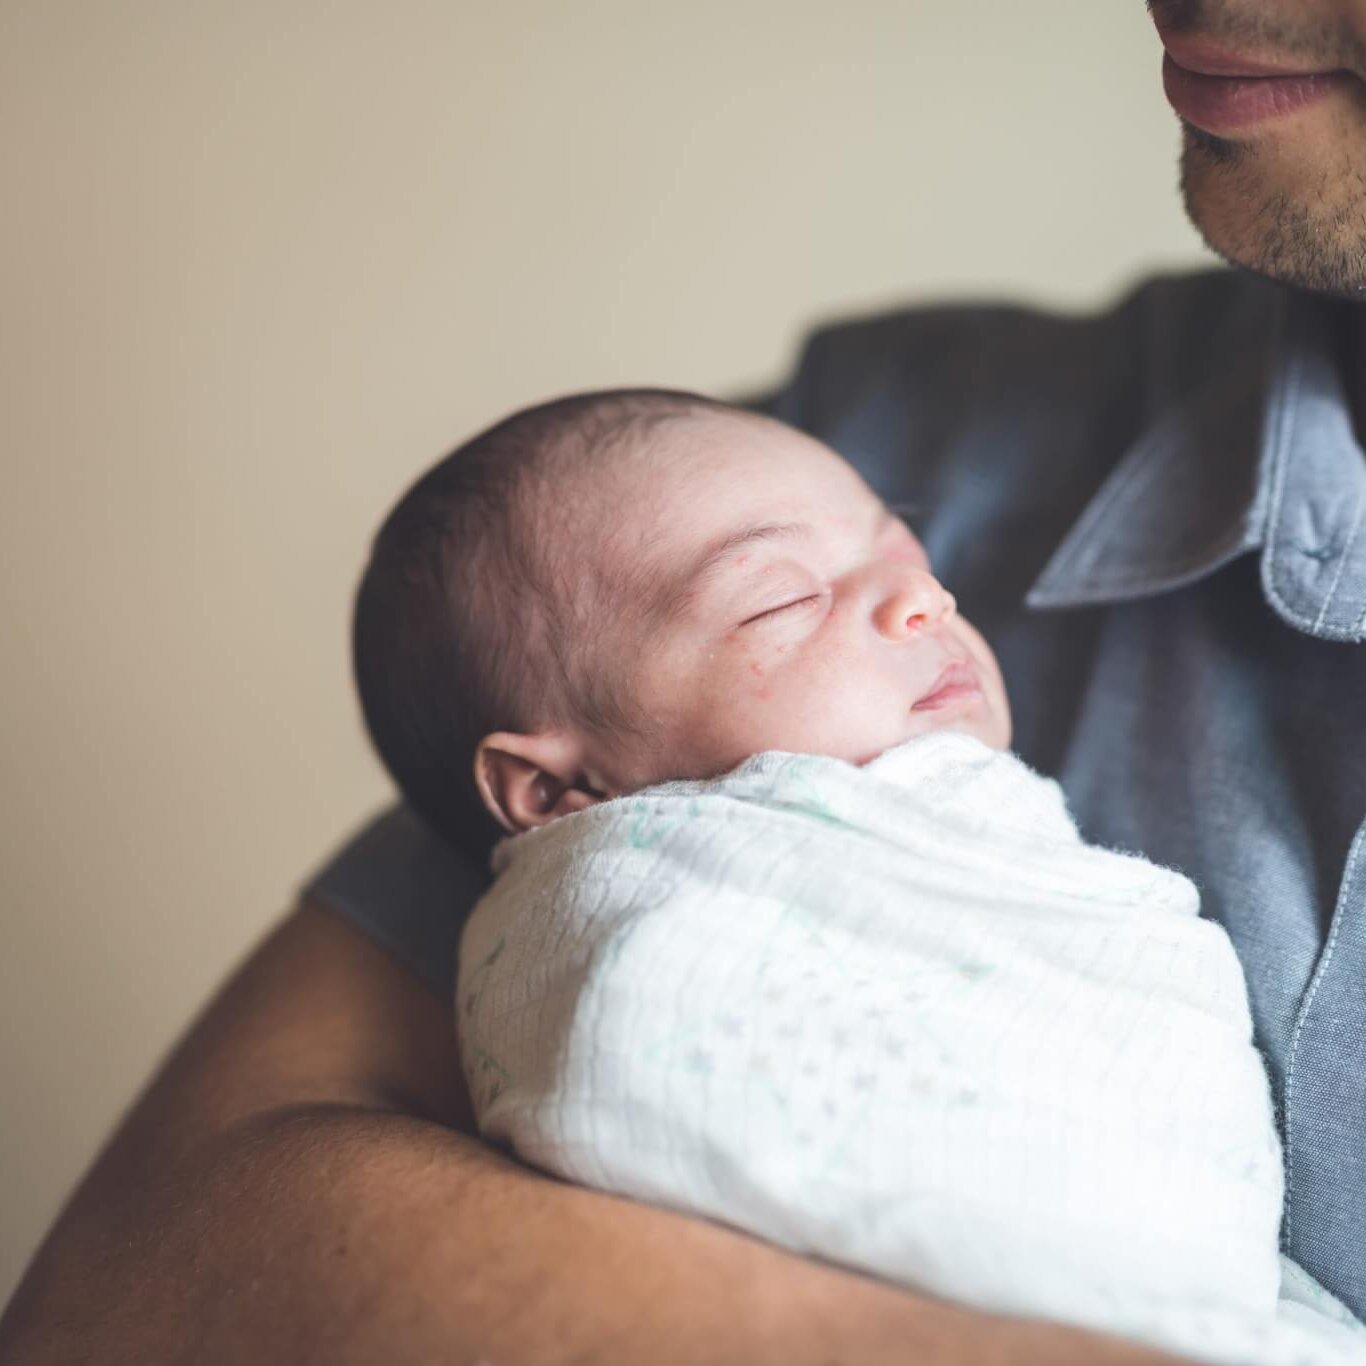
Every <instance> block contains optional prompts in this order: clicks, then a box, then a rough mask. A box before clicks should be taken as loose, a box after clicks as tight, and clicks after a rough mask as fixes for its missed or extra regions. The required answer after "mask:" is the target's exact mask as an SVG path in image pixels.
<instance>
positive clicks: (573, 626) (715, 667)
mask: <svg viewBox="0 0 1366 1366" xmlns="http://www.w3.org/2000/svg"><path fill="white" fill-rule="evenodd" d="M355 627H356V629H355V664H356V673H357V679H358V684H359V687H360V692H361V696H362V702H363V706H364V709H365V714H366V720H367V723H368V725H369V727H370V730H371V734H372V736H373V738H374V740H375V742H376V745H377V748H378V749H379V751H380V753H381V755H382V756H383V758H384V760H385V762H386V763H387V765H388V766H389V768H390V770H391V772H392V773H393V775H394V776H395V778H396V779H397V780H398V782H399V783H400V785H401V786H402V787H403V789H404V791H405V793H406V795H407V797H408V799H409V800H410V802H411V803H412V804H413V805H414V806H415V807H416V808H417V809H418V810H419V811H420V812H421V813H422V814H423V815H424V816H425V817H426V818H427V819H428V820H429V821H430V822H431V823H432V824H434V825H435V826H437V827H438V828H439V829H441V830H443V831H444V832H445V833H447V834H448V835H449V836H450V837H451V838H452V839H454V840H456V841H457V842H459V843H461V844H463V845H464V846H465V847H466V848H469V847H471V844H472V843H474V844H476V845H477V844H478V843H479V842H481V841H482V842H483V847H484V849H485V851H486V850H487V844H488V842H490V841H491V839H492V838H493V837H496V836H499V835H501V836H503V838H502V839H501V842H499V843H498V844H497V847H496V849H495V850H494V852H493V860H492V861H493V868H494V871H495V872H496V874H497V878H496V881H495V883H494V885H493V887H492V889H491V890H490V891H489V893H488V894H487V895H486V896H485V897H484V898H483V899H482V900H481V902H480V903H479V905H478V906H477V907H476V909H475V911H474V913H473V915H472V916H471V918H470V920H469V922H468V924H467V925H466V927H465V931H464V936H463V940H462V944H461V952H460V964H459V984H458V991H457V1011H458V1020H459V1034H460V1043H461V1050H462V1058H463V1061H464V1066H465V1071H466V1076H467V1079H468V1082H469V1086H470V1091H471V1095H472V1097H473V1100H474V1104H475V1108H476V1113H477V1115H478V1119H479V1124H480V1130H481V1132H482V1133H483V1134H484V1135H485V1136H486V1137H488V1138H489V1139H490V1140H493V1141H496V1142H499V1143H501V1144H504V1145H507V1146H509V1147H510V1148H511V1149H512V1150H514V1151H515V1152H516V1153H518V1154H519V1155H520V1156H521V1157H522V1158H524V1159H525V1160H526V1161H528V1162H531V1163H533V1164H535V1165H536V1166H538V1167H541V1168H543V1169H545V1170H548V1171H550V1172H553V1173H556V1174H558V1175H560V1176H562V1177H565V1178H567V1179H570V1180H574V1181H578V1182H582V1183H585V1184H589V1185H593V1186H596V1187H599V1188H601V1189H604V1190H609V1191H614V1192H617V1193H619V1194H622V1195H627V1196H632V1197H634V1198H637V1199H642V1200H649V1201H652V1202H655V1203H658V1204H662V1205H668V1206H671V1207H673V1208H675V1209H679V1210H684V1211H688V1212H690V1213H693V1214H699V1215H704V1216H707V1217H711V1218H714V1219H718V1220H723V1221H725V1222H727V1223H730V1224H733V1225H736V1226H738V1227H741V1228H744V1229H747V1230H749V1231H751V1232H753V1233H755V1234H757V1235H759V1236H762V1237H764V1238H767V1239H770V1240H771V1241H773V1242H776V1243H780V1244H782V1245H784V1246H786V1247H789V1248H792V1249H794V1250H796V1251H800V1252H804V1253H808V1254H811V1255H816V1256H821V1257H824V1258H828V1259H830V1260H833V1261H838V1262H840V1263H843V1264H845V1265H848V1266H853V1267H857V1268H860V1269H862V1270H865V1271H868V1272H870V1273H873V1274H876V1275H879V1276H883V1277H886V1278H889V1279H893V1280H896V1281H899V1282H902V1283H904V1284H906V1285H908V1286H913V1287H916V1288H918V1289H920V1290H924V1291H929V1292H931V1293H934V1294H938V1295H942V1296H944V1297H947V1298H952V1299H956V1300H959V1301H962V1302H964V1303H968V1304H972V1305H975V1306H978V1307H980V1308H983V1309H986V1310H992V1311H999V1312H1010V1313H1017V1314H1030V1315H1036V1316H1042V1317H1051V1318H1057V1319H1062V1320H1066V1321H1070V1322H1075V1323H1078V1324H1084V1325H1086V1326H1089V1327H1094V1328H1099V1329H1102V1330H1108V1331H1111V1332H1115V1333H1120V1334H1127V1335H1130V1336H1133V1337H1136V1338H1140V1339H1143V1340H1146V1341H1149V1342H1152V1343H1154V1344H1155V1345H1159V1346H1163V1347H1167V1348H1169V1349H1174V1350H1177V1351H1180V1352H1185V1353H1188V1354H1191V1355H1196V1356H1200V1357H1202V1358H1204V1359H1208V1360H1212V1361H1222V1362H1230V1363H1233V1362H1238V1363H1243V1362H1255V1363H1268V1364H1270V1363H1287V1364H1288V1363H1292V1362H1307V1363H1317V1362H1324V1363H1330V1362H1348V1361H1363V1360H1366V1330H1363V1329H1362V1328H1361V1326H1360V1325H1359V1324H1357V1323H1356V1321H1355V1320H1354V1319H1353V1318H1352V1317H1351V1315H1350V1314H1349V1313H1348V1312H1347V1310H1346V1309H1345V1308H1344V1307H1343V1306H1341V1305H1340V1304H1339V1303H1338V1302H1337V1301H1336V1300H1335V1299H1333V1298H1332V1297H1331V1296H1329V1295H1328V1294H1327V1292H1326V1291H1324V1290H1322V1289H1321V1288H1320V1287H1318V1286H1317V1285H1316V1283H1314V1282H1313V1281H1312V1280H1311V1279H1310V1278H1309V1277H1308V1276H1307V1275H1306V1274H1305V1273H1304V1272H1302V1271H1301V1270H1299V1268H1297V1267H1296V1266H1294V1264H1293V1263H1291V1262H1289V1261H1288V1260H1287V1259H1284V1258H1281V1257H1280V1256H1279V1255H1278V1252H1277V1234H1278V1227H1279V1219H1280V1211H1281V1198H1282V1174H1281V1165H1280V1151H1279V1146H1278V1143H1277V1139H1276V1131H1275V1126H1274V1121H1273V1114H1272V1105H1271V1098H1270V1093H1269V1089H1268V1084H1267V1079H1266V1075H1265V1072H1264V1069H1263V1066H1262V1063H1261V1059H1260V1057H1259V1055H1258V1054H1257V1052H1256V1050H1255V1049H1254V1047H1253V1045H1252V1041H1251V1034H1252V1028H1251V1020H1250V1016H1249V1012H1248V1006H1247V1001H1246V995H1245V990H1244V984H1243V978H1242V974H1241V970H1240V968H1239V964H1238V960H1237V958H1236V956H1235V955H1234V952H1233V949H1232V946H1231V944H1230V942H1229V940H1228V939H1227V937H1226V935H1225V934H1224V932H1223V931H1222V930H1221V929H1220V928H1219V927H1218V926H1217V925H1214V924H1213V923H1211V922H1209V921H1206V920H1202V919H1200V918H1199V916H1198V896H1197V893H1196V890H1195V888H1194V886H1193V885H1192V884H1191V883H1190V882H1189V881H1188V880H1187V879H1185V878H1184V877H1182V876H1181V875H1180V874H1179V873H1176V872H1174V871H1171V870H1168V869H1164V868H1160V867H1158V866H1156V865H1154V864H1152V863H1150V862H1148V861H1147V860H1145V859H1142V858H1140V857H1138V856H1136V855H1132V854H1122V853H1116V852H1112V851H1108V850H1104V849H1100V848H1097V847H1094V846H1090V845H1087V844H1086V843H1085V842H1084V841H1083V840H1082V839H1081V837H1080V835H1079V834H1078V832H1077V829H1076V826H1075V825H1074V823H1073V822H1072V820H1071V818H1070V816H1069V815H1068V812H1067V809H1066V805H1065V802H1064V799H1063V796H1062V793H1061V790H1060V789H1059V788H1058V786H1057V784H1056V783H1054V782H1052V781H1051V780H1049V779H1047V778H1045V777H1043V776H1041V775H1039V774H1036V773H1034V772H1033V771H1032V770H1030V769H1029V768H1028V767H1027V766H1026V765H1025V764H1024V763H1022V762H1021V761H1020V760H1019V759H1017V758H1016V757H1015V756H1013V755H1012V754H1011V753H1010V752H1009V750H1008V746H1009V743H1010V711H1009V706H1008V703H1007V699H1006V694H1005V688H1004V685H1003V683H1002V679H1001V674H1000V671H999V669H998V668H997V665H996V662H995V659H994V657H993V656H992V653H991V650H990V649H989V648H988V646H987V644H986V642H985V641H984V640H983V639H982V637H981V636H980V635H979V634H978V633H977V631H975V630H974V629H973V628H972V626H971V625H970V624H969V623H968V622H967V621H965V620H964V619H963V617H962V616H961V615H960V614H959V613H958V612H957V611H956V607H955V603H954V600H953V597H952V595H951V594H950V593H949V592H948V591H946V590H945V588H944V587H943V586H942V585H941V584H940V583H939V582H938V581H937V580H936V579H935V577H934V576H933V574H932V573H931V570H930V566H929V563H928V561H927V559H926V556H925V553H924V551H923V549H922V548H921V546H920V544H919V543H918V541H917V540H916V539H915V537H914V536H913V535H912V533H911V532H910V530H909V529H908V528H907V527H906V525H905V524H904V523H903V522H902V521H901V520H900V519H899V518H898V517H896V516H895V515H894V514H893V513H892V512H891V511H890V510H889V509H888V508H887V507H886V506H884V505H883V503H882V502H881V501H880V500H879V499H878V498H877V497H876V495H875V494H874V493H873V492H872V491H871V490H870V489H869V488H868V487H867V485H866V484H864V482H863V481H862V480H861V479H860V478H859V476H858V475H857V473H856V472H855V471H854V470H853V469H852V467H851V466H849V465H848V464H847V463H846V462H845V461H843V460H842V459H841V458H840V457H839V456H837V455H836V454H835V453H834V452H832V451H830V450H829V449H828V448H826V447H824V446H822V445H821V444H820V443H818V442H816V441H814V440H812V439H811V438H809V437H807V436H804V435H802V434H801V433H799V432H797V431H795V430H793V429H791V428H789V427H786V426H784V425H782V424H780V423H777V422H775V421H772V420H770V419H767V418H762V417H758V416H755V415H752V414H747V413H744V412H741V411H738V410H735V409H732V408H728V407H726V406H724V405H721V404H718V403H715V402H713V401H711V400H708V399H703V398H700V397H697V396H693V395H686V394H677V393H673V392H668V391H653V390H632V391H616V392H610V393H603V394H588V395H581V396H575V397H572V398H569V399H564V400H559V401H557V402H555V403H551V404H546V405H542V406H541V407H539V408H534V409H530V410H527V411H526V412H523V413H520V414H517V415H515V416H513V417H512V418H509V419H507V420H506V421H505V422H503V423H500V424H499V425H498V426H496V427H494V428H492V429H490V430H489V431H488V432H485V433H483V434H482V435H481V436H479V437H476V438H475V439H474V440H473V441H472V442H470V443H469V444H468V445H467V446H465V447H464V448H462V449H461V450H459V451H457V452H456V453H455V454H454V455H453V456H451V457H449V458H448V459H447V460H446V461H444V462H442V464H440V465H438V466H437V467H436V468H435V469H434V470H432V471H431V472H429V473H428V474H427V475H426V476H424V478H423V479H421V480H420V481H419V482H418V484H417V485H415V486H414V488H413V489H411V490H410V491H409V493H408V494H407V495H406V496H405V497H404V499H403V500H402V501H401V502H400V504H399V505H398V507H397V508H396V509H395V510H394V512H393V513H392V514H391V515H390V517H389V519H388V520H387V521H386V523H385V525H384V527H383V528H382V529H381V531H380V534H379V536H378V537H377V539H376V543H375V549H374V554H373V556H372V560H371V563H370V565H369V567H368V569H367V571H366V575H365V578H364V580H363V583H362V586H361V591H360V593H359V595H358V599H357V610H356V622H355Z"/></svg>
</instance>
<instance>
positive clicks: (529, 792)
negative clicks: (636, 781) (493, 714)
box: [474, 730, 609, 835]
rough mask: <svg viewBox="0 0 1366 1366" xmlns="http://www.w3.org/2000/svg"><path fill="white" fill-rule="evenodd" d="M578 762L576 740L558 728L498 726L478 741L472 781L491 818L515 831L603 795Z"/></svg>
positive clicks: (577, 808) (544, 822)
mask: <svg viewBox="0 0 1366 1366" xmlns="http://www.w3.org/2000/svg"><path fill="white" fill-rule="evenodd" d="M582 764H583V754H582V751H581V749H580V746H579V744H578V742H577V741H576V740H575V738H574V737H573V736H572V735H566V734H565V733H564V732H563V731H546V732H542V733H540V734H538V735H514V734H513V733H512V732H511V731H504V730H500V731H495V732H494V733H493V734H492V735H486V736H484V738H483V739H482V740H481V741H480V742H479V748H478V749H477V750H475V752H474V781H475V785H476V786H477V787H478V789H479V795H480V797H482V798H483V801H484V805H485V806H486V807H487V808H488V810H489V813H490V814H491V815H492V816H493V818H494V820H496V821H497V822H498V824H499V825H501V826H502V827H503V829H504V830H506V831H507V832H508V834H510V835H516V834H520V833H521V832H522V831H523V830H530V829H533V828H534V827H535V826H538V825H548V824H549V823H550V822H551V821H553V820H554V819H555V818H556V817H557V816H567V815H568V814H569V813H570V812H571V811H582V810H583V809H584V807H586V806H592V805H593V804H594V803H595V802H600V801H603V800H604V799H605V798H606V797H607V796H608V795H609V794H608V793H607V792H605V791H602V790H601V789H600V788H599V787H596V786H594V785H593V784H592V783H591V782H590V781H589V780H588V778H587V776H586V775H585V774H584V772H583V767H582Z"/></svg>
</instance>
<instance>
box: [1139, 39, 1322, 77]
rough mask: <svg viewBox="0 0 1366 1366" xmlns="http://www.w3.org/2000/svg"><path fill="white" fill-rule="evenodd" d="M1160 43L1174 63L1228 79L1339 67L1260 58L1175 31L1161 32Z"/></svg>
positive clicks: (1310, 72)
mask: <svg viewBox="0 0 1366 1366" xmlns="http://www.w3.org/2000/svg"><path fill="white" fill-rule="evenodd" d="M1160 36H1161V38H1162V46H1163V47H1165V48H1166V49H1167V55H1168V56H1169V57H1170V58H1171V59H1172V61H1174V62H1175V63H1176V64H1177V66H1179V67H1182V68H1183V69H1184V70H1186V71H1193V72H1195V73H1196V75H1198V76H1223V77H1225V78H1227V79H1236V78H1238V77H1244V78H1246V77H1262V76H1322V75H1325V74H1326V73H1327V72H1329V71H1338V70H1341V68H1340V67H1332V66H1294V65H1291V64H1289V63H1286V62H1276V61H1259V60H1257V59H1256V58H1253V57H1244V56H1241V55H1239V54H1238V53H1236V52H1230V51H1229V50H1228V49H1227V48H1224V47H1219V46H1218V45H1217V44H1215V43H1211V42H1208V41H1206V40H1203V39H1199V38H1185V37H1183V36H1182V35H1180V34H1178V33H1163V34H1161V35H1160Z"/></svg>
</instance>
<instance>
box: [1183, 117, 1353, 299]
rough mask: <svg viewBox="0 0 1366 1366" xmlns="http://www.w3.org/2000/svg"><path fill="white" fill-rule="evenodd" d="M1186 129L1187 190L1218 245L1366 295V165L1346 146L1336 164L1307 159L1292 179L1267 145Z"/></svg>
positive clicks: (1261, 270)
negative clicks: (1270, 158)
mask: <svg viewBox="0 0 1366 1366" xmlns="http://www.w3.org/2000/svg"><path fill="white" fill-rule="evenodd" d="M1184 134H1185V145H1184V148H1183V150H1182V155H1181V193H1182V197H1183V198H1184V200H1185V204H1186V212H1187V214H1188V215H1189V217H1190V220H1191V222H1192V223H1193V224H1194V226H1195V228H1196V231H1197V232H1199V233H1200V235H1201V236H1202V237H1203V238H1204V239H1205V242H1206V244H1207V245H1208V246H1209V247H1210V249H1211V250H1212V251H1214V252H1216V253H1217V254H1218V255H1220V256H1222V257H1223V258H1224V259H1225V260H1226V261H1228V262H1229V263H1230V264H1232V265H1235V266H1242V267H1245V268H1246V269H1248V270H1252V271H1255V272H1256V273H1257V274H1259V275H1265V276H1268V277H1269V278H1270V279H1273V280H1277V281H1279V282H1281V283H1282V284H1287V285H1293V286H1296V287H1298V288H1301V289H1308V290H1313V291H1315V292H1318V293H1325V294H1334V295H1338V296H1340V297H1346V298H1355V299H1360V298H1366V165H1361V164H1354V163H1353V161H1352V159H1351V158H1350V157H1348V156H1347V155H1346V154H1345V147H1344V148H1342V149H1341V150H1340V152H1339V154H1338V155H1335V156H1333V157H1331V158H1330V159H1329V160H1330V162H1331V163H1332V164H1331V165H1329V166H1324V167H1318V168H1311V167H1308V166H1306V165H1304V164H1303V163H1301V165H1300V166H1298V167H1296V168H1294V171H1293V173H1292V174H1293V179H1294V183H1293V184H1285V183H1283V182H1282V183H1278V176H1277V174H1276V173H1275V171H1274V169H1272V168H1269V167H1268V166H1267V165H1266V161H1267V154H1266V152H1265V151H1264V150H1263V149H1261V148H1249V147H1245V146H1242V145H1239V144H1237V143H1233V142H1226V141H1225V140H1223V139H1222V138H1216V137H1211V136H1210V135H1209V134H1207V133H1203V132H1201V131H1200V130H1199V129H1195V128H1191V127H1189V126H1187V127H1185V129H1184ZM1349 145H1350V144H1349Z"/></svg>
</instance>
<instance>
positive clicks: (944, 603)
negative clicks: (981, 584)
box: [876, 569, 958, 640]
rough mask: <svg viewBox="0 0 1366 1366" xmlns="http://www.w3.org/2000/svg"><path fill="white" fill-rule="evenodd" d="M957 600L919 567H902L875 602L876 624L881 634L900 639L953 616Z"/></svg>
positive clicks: (932, 576) (931, 575)
mask: <svg viewBox="0 0 1366 1366" xmlns="http://www.w3.org/2000/svg"><path fill="white" fill-rule="evenodd" d="M957 606H958V604H957V603H956V602H955V601H954V597H953V594H952V593H950V592H949V591H948V590H947V589H946V588H945V587H944V586H943V584H941V583H940V582H939V580H938V579H936V578H935V577H934V575H933V574H927V573H925V572H924V571H923V570H919V569H910V570H907V571H903V573H902V574H901V576H900V577H899V578H898V580H897V582H896V583H895V584H894V585H892V587H891V588H889V590H888V591H887V593H886V595H885V596H884V597H883V599H882V601H881V602H880V603H879V604H878V606H877V613H876V615H877V626H878V629H879V630H880V631H881V632H882V633H883V635H885V636H887V637H889V638H890V639H893V640H901V639H904V638H905V637H907V636H910V635H914V634H915V633H916V632H917V631H922V630H924V629H925V628H926V627H927V626H935V625H939V624H941V623H943V622H945V621H947V620H948V619H949V618H950V617H951V616H953V614H954V612H955V610H956V609H957Z"/></svg>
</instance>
